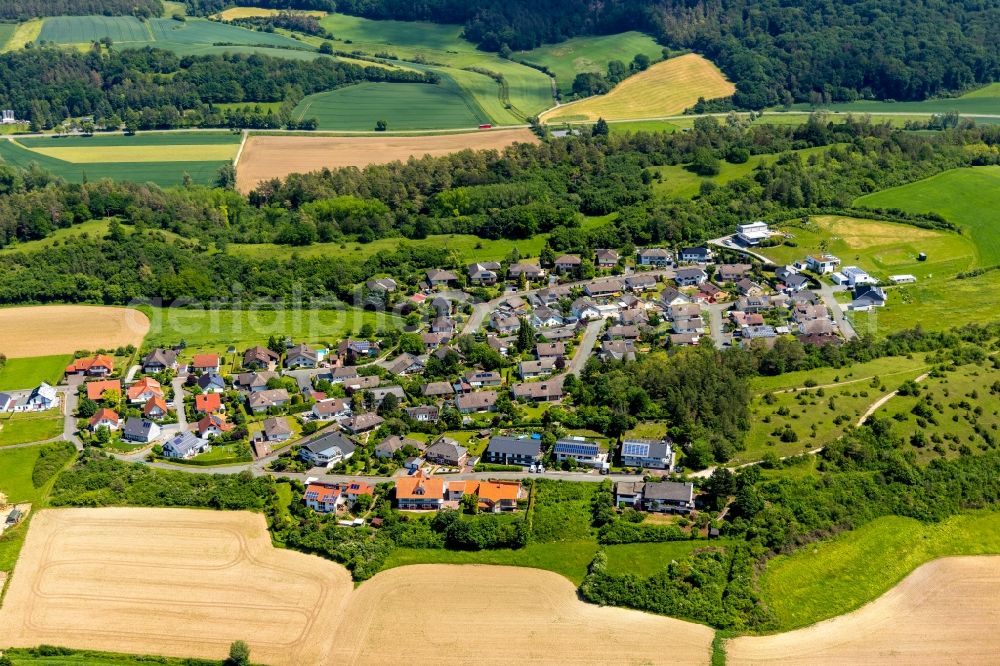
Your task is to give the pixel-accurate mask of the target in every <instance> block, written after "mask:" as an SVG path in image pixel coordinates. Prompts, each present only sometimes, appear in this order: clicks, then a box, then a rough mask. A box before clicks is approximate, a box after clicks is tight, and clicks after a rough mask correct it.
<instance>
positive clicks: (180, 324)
mask: <svg viewBox="0 0 1000 666" xmlns="http://www.w3.org/2000/svg"><path fill="white" fill-rule="evenodd" d="M139 309H140V310H142V311H143V312H144V313H146V315H147V316H148V317H149V320H150V329H149V333H148V334H147V336H146V339H145V341H144V345H145V346H146V347H163V346H172V345H175V344H177V343H179V342H180V341H181V340H183V341H185V342H186V343H187V345H188V348H189V350H190V349H192V348H197V349H206V350H208V349H211V350H213V351H216V352H222V351H225V350H226V348H227V347H229V346H230V345H233V346H235V347H236V348H237V349H239V350H243V349H245V348H246V347H249V346H252V345H255V344H263V343H266V342H267V339H268V337H270V336H272V335H286V336H289V337H291V338H292V339H293V340H295V341H296V342H307V343H323V342H330V343H333V342H336V341H337V340H338V339H340V338H342V337H344V336H345V335H349V334H351V333H352V332H353V333H357V331H358V330H360V329H361V327H362V326H363V325H364V324H367V323H371V324H373V325H375V327H376V328H384V327H392V326H399V325H400V324H401V322H400V320H399V319H398V318H397V317H394V316H392V315H382V314H379V313H375V312H369V311H365V310H358V309H355V308H347V309H344V310H291V309H289V310H280V311H270V310H252V311H250V310H183V309H167V308H152V307H142V308H139Z"/></svg>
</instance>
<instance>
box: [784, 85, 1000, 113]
mask: <svg viewBox="0 0 1000 666" xmlns="http://www.w3.org/2000/svg"><path fill="white" fill-rule="evenodd" d="M792 108H793V109H803V110H804V109H809V108H811V107H810V106H809V105H808V104H796V105H794V106H793V107H792ZM824 108H828V109H830V110H832V111H843V112H848V111H853V112H882V113H947V112H949V111H958V112H959V113H962V114H964V115H975V114H977V113H985V114H990V115H994V114H998V113H1000V83H993V84H990V85H988V86H984V87H982V88H979V89H977V90H973V91H972V92H969V93H966V94H965V95H962V96H961V97H952V98H944V99H929V100H924V101H922V102H873V101H861V102H844V103H841V104H828V105H826V106H825V107H824Z"/></svg>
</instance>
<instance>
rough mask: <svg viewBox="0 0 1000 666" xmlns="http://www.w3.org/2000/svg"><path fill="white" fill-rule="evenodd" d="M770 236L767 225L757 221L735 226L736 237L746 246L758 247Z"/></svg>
mask: <svg viewBox="0 0 1000 666" xmlns="http://www.w3.org/2000/svg"><path fill="white" fill-rule="evenodd" d="M770 236H771V230H770V229H769V228H768V226H767V223H765V222H761V221H759V220H758V221H757V222H748V223H747V224H737V225H736V237H737V238H738V239H740V240H741V241H742V242H743V243H744V244H746V245H758V244H760V242H761V241H763V240H767V239H768V238H769V237H770Z"/></svg>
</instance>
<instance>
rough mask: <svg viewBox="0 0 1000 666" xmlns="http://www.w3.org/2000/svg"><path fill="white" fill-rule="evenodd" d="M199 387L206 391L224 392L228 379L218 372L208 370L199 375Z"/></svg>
mask: <svg viewBox="0 0 1000 666" xmlns="http://www.w3.org/2000/svg"><path fill="white" fill-rule="evenodd" d="M198 388H200V389H201V390H202V391H205V392H206V393H222V392H223V391H225V390H226V380H225V379H223V378H222V375H220V374H219V373H217V372H211V371H209V372H206V373H205V374H203V375H201V376H199V377H198Z"/></svg>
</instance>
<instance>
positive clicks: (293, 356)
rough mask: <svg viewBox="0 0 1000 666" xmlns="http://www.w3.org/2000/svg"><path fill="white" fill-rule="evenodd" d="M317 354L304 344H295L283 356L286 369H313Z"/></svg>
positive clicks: (317, 357) (317, 360) (317, 358)
mask: <svg viewBox="0 0 1000 666" xmlns="http://www.w3.org/2000/svg"><path fill="white" fill-rule="evenodd" d="M318 363H319V354H318V353H317V352H316V350H315V349H312V348H311V347H309V345H306V344H305V343H302V344H297V345H295V346H294V347H292V348H291V349H289V350H288V352H287V353H286V354H285V367H286V368H315V367H316V365H317V364H318Z"/></svg>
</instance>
